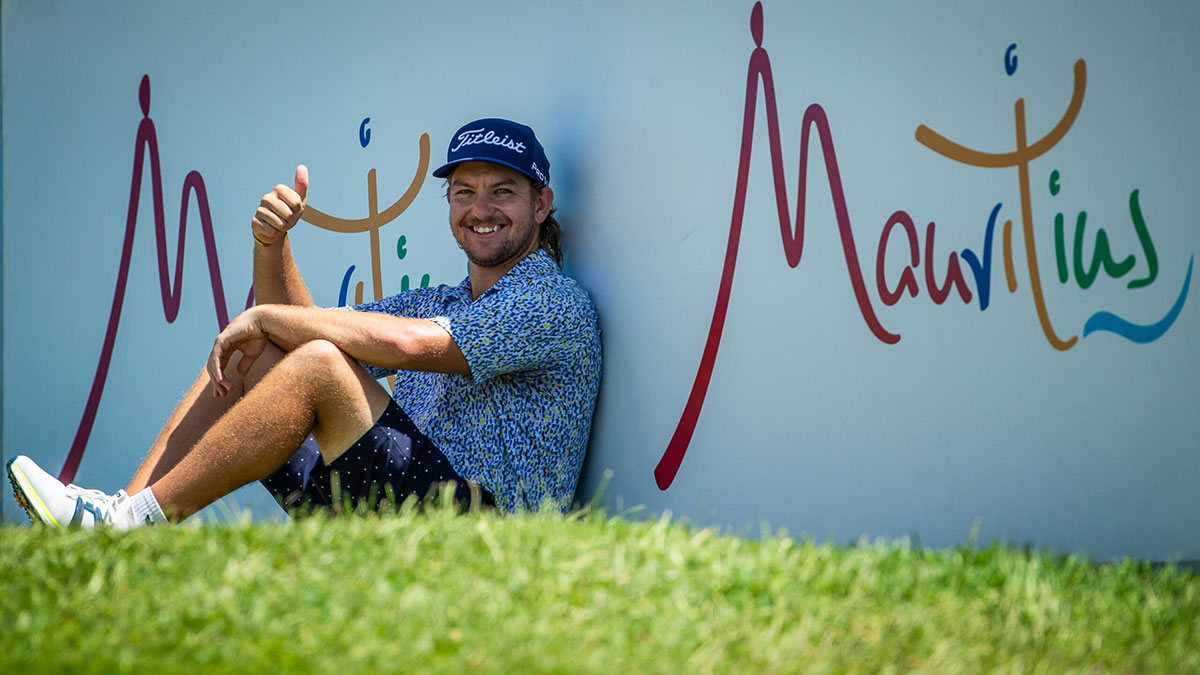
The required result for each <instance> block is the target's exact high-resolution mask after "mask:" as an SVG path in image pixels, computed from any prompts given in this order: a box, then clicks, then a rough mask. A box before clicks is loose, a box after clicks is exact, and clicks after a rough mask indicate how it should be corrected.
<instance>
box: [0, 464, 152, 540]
mask: <svg viewBox="0 0 1200 675" xmlns="http://www.w3.org/2000/svg"><path fill="white" fill-rule="evenodd" d="M8 479H9V481H11V482H12V488H13V498H14V499H15V500H16V502H17V504H18V505H19V506H20V507H21V508H23V509H25V512H26V513H27V514H29V520H31V521H33V522H35V523H36V522H42V523H45V524H46V525H49V526H51V527H57V528H59V529H66V528H68V527H81V528H84V529H92V528H94V527H97V526H99V527H113V528H116V529H118V530H127V529H129V528H130V527H133V526H134V524H133V523H131V522H129V520H130V517H129V514H128V511H129V509H127V508H121V507H122V505H123V504H124V502H125V500H126V499H128V498H129V496H128V495H126V494H125V491H124V490H118V491H117V493H116V494H115V495H110V494H105V493H104V492H101V491H100V490H87V489H84V488H81V487H79V486H78V485H74V484H71V485H63V484H62V483H61V482H59V480H58V479H57V478H55V477H54V476H51V475H50V474H48V473H46V472H45V471H43V470H42V468H41V467H40V466H38V465H37V464H36V463H35V462H34V461H33V460H32V459H30V458H28V457H26V456H25V455H18V456H17V457H15V458H13V460H12V461H11V462H9V463H8Z"/></svg>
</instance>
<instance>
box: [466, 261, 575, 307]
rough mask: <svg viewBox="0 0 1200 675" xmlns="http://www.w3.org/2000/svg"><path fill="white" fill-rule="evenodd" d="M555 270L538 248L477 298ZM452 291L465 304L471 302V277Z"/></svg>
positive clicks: (552, 263)
mask: <svg viewBox="0 0 1200 675" xmlns="http://www.w3.org/2000/svg"><path fill="white" fill-rule="evenodd" d="M557 269H558V266H557V265H555V264H554V261H553V260H552V259H551V258H550V254H549V253H547V252H546V249H544V248H539V249H537V250H536V251H534V252H533V253H530V254H529V255H527V256H525V257H524V258H522V259H521V262H519V263H517V264H516V265H513V268H512V269H511V270H509V271H508V272H507V273H506V274H505V275H504V276H502V277H500V278H499V279H498V280H497V281H496V283H494V284H492V287H491V288H489V289H487V290H486V291H484V292H483V293H482V294H481V295H480V296H479V298H483V297H485V296H488V295H491V294H492V293H495V292H496V291H499V290H500V289H502V288H506V287H508V286H511V285H512V284H516V283H520V282H521V281H523V280H525V279H529V278H531V277H534V276H540V275H543V274H549V273H552V272H554V271H556V270H557ZM454 290H455V293H456V294H457V295H459V296H460V297H461V298H463V299H465V300H466V301H467V302H471V277H470V276H469V275H468V276H467V278H465V279H463V280H462V283H460V284H459V285H458V288H456V289H454Z"/></svg>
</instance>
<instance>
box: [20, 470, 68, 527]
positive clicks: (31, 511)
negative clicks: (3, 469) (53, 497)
mask: <svg viewBox="0 0 1200 675" xmlns="http://www.w3.org/2000/svg"><path fill="white" fill-rule="evenodd" d="M16 462H17V460H15V459H14V460H12V461H10V462H9V463H8V482H9V483H11V484H12V490H13V500H14V501H16V502H17V506H20V507H21V508H22V509H25V515H27V516H29V521H30V522H33V523H43V524H46V525H52V526H54V527H59V528H61V527H62V526H61V525H59V524H58V521H57V520H55V519H54V516H52V515H50V509H47V508H46V505H45V504H43V503H42V500H41V498H40V497H38V494H37V491H36V490H34V489H33V485H32V484H31V483H30V482H29V479H28V478H26V477H25V474H24V473H23V472H22V471H21V469H20V467H18V466H17V464H16Z"/></svg>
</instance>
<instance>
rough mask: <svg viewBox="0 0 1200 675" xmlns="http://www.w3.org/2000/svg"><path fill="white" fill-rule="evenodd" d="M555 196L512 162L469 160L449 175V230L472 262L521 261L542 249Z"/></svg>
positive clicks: (484, 264) (485, 264) (491, 264)
mask: <svg viewBox="0 0 1200 675" xmlns="http://www.w3.org/2000/svg"><path fill="white" fill-rule="evenodd" d="M553 195H554V193H553V192H551V191H550V189H549V188H543V189H541V190H538V189H537V188H535V187H533V185H532V184H531V183H530V182H529V180H528V179H526V178H525V177H524V176H523V175H521V174H520V173H517V172H516V171H514V170H512V169H509V168H508V167H504V166H500V165H498V164H492V163H490V162H466V163H464V164H461V165H460V166H459V167H458V168H456V169H455V170H454V173H453V174H452V175H451V176H450V190H449V199H450V230H451V231H452V232H453V233H454V238H455V239H456V240H457V241H458V245H459V246H460V247H461V248H462V250H463V251H464V252H466V254H467V259H468V260H470V261H471V263H472V264H473V265H476V266H478V267H484V268H487V267H499V266H502V265H505V264H516V263H517V262H518V261H520V260H521V259H522V258H524V257H525V256H526V255H528V254H529V253H531V252H533V251H535V250H537V247H538V224H539V223H540V222H541V221H542V220H545V218H546V216H547V215H548V214H549V213H550V206H551V204H552V202H553V199H554V197H553Z"/></svg>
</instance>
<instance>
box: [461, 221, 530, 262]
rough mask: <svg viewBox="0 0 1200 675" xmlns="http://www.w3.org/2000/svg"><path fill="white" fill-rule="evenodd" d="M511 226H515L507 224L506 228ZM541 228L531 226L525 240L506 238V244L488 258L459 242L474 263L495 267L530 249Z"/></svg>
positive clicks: (468, 258)
mask: <svg viewBox="0 0 1200 675" xmlns="http://www.w3.org/2000/svg"><path fill="white" fill-rule="evenodd" d="M511 227H514V226H513V225H511V224H509V225H507V226H506V228H511ZM539 229H540V228H539V227H538V226H536V225H535V226H533V227H531V228H530V230H529V236H528V237H526V238H525V239H524V240H518V239H508V240H506V241H505V244H504V246H502V247H501V248H500V249H499V250H497V251H496V252H495V253H493V254H492V255H490V256H488V257H487V258H481V257H479V256H477V255H475V254H474V253H472V252H471V251H469V250H467V247H465V246H463V245H462V244H461V243H460V244H459V248H461V249H463V252H464V253H466V254H467V260H469V261H471V263H472V264H473V265H477V266H479V267H495V266H497V265H501V264H503V263H505V262H508V261H509V260H512V258H513V257H515V256H517V255H519V254H520V253H521V252H523V251H526V250H528V249H530V248H531V246H532V244H533V242H535V241H536V240H537V238H538V230H539ZM467 236H468V237H469V236H470V235H469V234H468V235H467Z"/></svg>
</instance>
